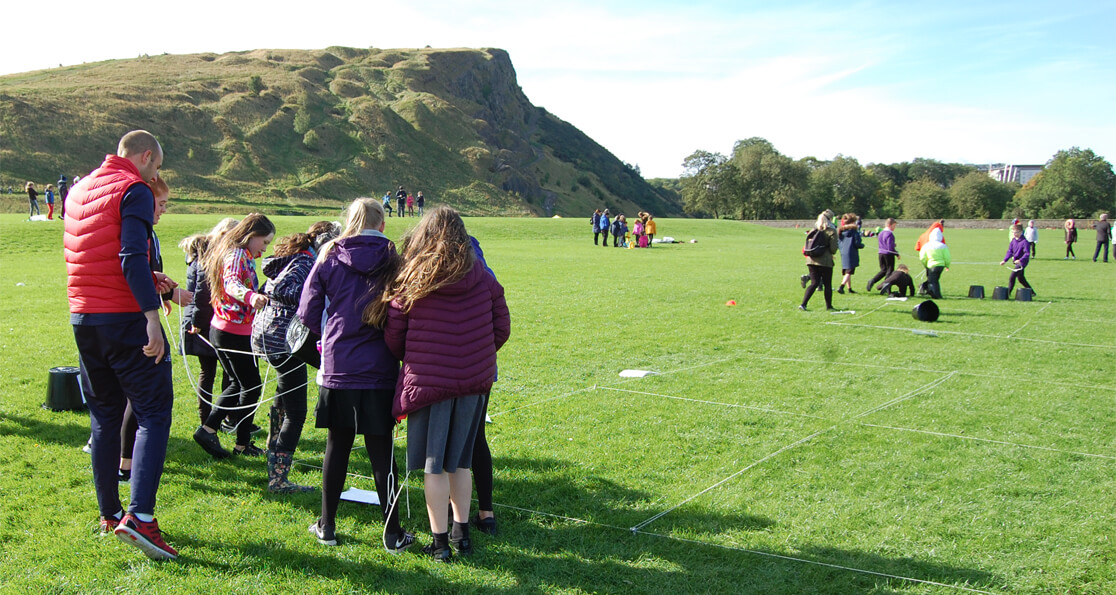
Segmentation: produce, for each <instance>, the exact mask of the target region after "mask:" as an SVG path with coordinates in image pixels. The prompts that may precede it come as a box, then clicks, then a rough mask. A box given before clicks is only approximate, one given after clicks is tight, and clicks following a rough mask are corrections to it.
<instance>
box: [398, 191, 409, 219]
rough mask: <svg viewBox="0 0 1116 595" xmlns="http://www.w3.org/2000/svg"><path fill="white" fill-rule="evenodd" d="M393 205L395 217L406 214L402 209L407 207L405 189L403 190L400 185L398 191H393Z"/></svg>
mask: <svg viewBox="0 0 1116 595" xmlns="http://www.w3.org/2000/svg"><path fill="white" fill-rule="evenodd" d="M395 206H396V209H395V216H396V217H405V216H406V215H407V212H406V211H405V210H404V209H406V208H407V191H406V190H404V189H403V187H402V186H400V187H399V191H398V192H396V193H395Z"/></svg>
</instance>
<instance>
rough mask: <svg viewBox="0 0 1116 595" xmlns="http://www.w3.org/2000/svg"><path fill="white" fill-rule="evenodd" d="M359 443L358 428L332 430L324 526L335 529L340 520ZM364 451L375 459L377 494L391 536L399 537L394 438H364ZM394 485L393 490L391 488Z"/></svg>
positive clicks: (324, 479)
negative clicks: (339, 508)
mask: <svg viewBox="0 0 1116 595" xmlns="http://www.w3.org/2000/svg"><path fill="white" fill-rule="evenodd" d="M355 440H356V430H355V429H354V428H331V429H330V430H329V435H328V436H327V437H326V450H325V460H324V461H323V462H322V525H329V526H332V525H334V524H335V519H336V518H337V504H338V503H339V502H340V500H341V492H342V491H344V489H345V474H346V473H348V471H349V453H350V452H351V451H352V449H353V442H354V441H355ZM364 447H365V448H366V449H367V450H368V458H369V459H372V478H373V479H375V480H376V494H377V495H378V496H379V497H380V510H381V511H383V513H384V524H385V525H386V526H387V532H388V534H389V535H399V534H400V533H402V529H401V528H400V527H399V507H398V506H392V500H393V499H394V498H395V496H396V494H398V493H399V491H400V487H399V482H398V479H397V477H396V475H395V470H396V469H397V468H398V466H397V465H396V464H395V452H394V449H393V444H392V440H391V435H390V434H387V435H384V436H376V435H371V434H365V435H364ZM389 484H390V488H389Z"/></svg>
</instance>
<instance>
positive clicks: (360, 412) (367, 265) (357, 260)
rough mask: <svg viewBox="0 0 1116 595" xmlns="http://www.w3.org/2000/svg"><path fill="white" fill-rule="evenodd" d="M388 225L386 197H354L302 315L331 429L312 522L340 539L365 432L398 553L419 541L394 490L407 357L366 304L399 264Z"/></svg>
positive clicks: (323, 416) (330, 538)
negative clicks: (353, 457) (313, 344)
mask: <svg viewBox="0 0 1116 595" xmlns="http://www.w3.org/2000/svg"><path fill="white" fill-rule="evenodd" d="M383 231H384V208H383V206H382V205H381V204H380V203H379V201H376V200H373V199H371V198H358V199H356V200H355V201H353V204H351V205H350V206H349V211H348V216H347V217H346V221H345V229H344V230H342V232H341V235H340V236H339V237H338V239H336V240H334V241H332V242H329V243H327V244H325V245H324V246H322V249H321V253H320V254H319V255H318V259H317V262H315V263H314V268H313V269H311V270H310V276H309V277H308V278H307V279H306V284H305V286H303V288H302V296H301V298H300V300H299V305H298V318H299V319H300V320H301V321H302V322H303V324H305V325H306V326H307V327H309V328H310V330H311V331H313V332H314V333H317V334H320V335H321V337H322V367H321V388H320V389H319V390H318V406H317V409H316V410H315V411H314V415H315V416H316V418H317V421H316V423H315V426H316V427H319V428H326V429H328V430H329V433H328V434H327V436H326V450H325V460H324V461H323V462H322V515H321V517H319V518H318V520H316V521H314V524H312V525H310V533H311V534H313V535H314V536H315V537H317V538H318V541H319V542H320V543H322V544H324V545H337V537H336V533H335V528H334V527H335V519H336V517H337V505H338V503H339V502H340V499H341V491H342V490H343V489H344V487H345V476H346V473H347V472H348V470H349V452H350V451H351V450H352V448H353V442H354V441H355V440H356V436H357V434H361V435H363V436H364V446H365V448H366V449H367V451H368V457H369V458H370V459H371V460H372V477H373V479H375V480H376V493H377V495H379V497H380V509H381V510H382V511H383V512H384V536H383V543H384V547H385V548H386V549H387V550H388V551H389V552H391V553H396V552H401V551H403V550H405V549H407V548H408V547H410V546H411V544H413V543H414V542H415V536H414V535H413V534H411V533H409V532H407V531H405V530H404V529H403V528H402V527H401V526H400V525H399V509H398V508H397V507H396V506H395V503H396V500H397V498H396V494H395V493H394V490H393V487H394V486H396V485H398V484H397V482H396V481H395V453H394V452H393V451H392V437H391V432H392V428H393V427H394V426H395V418H394V417H392V414H391V403H392V397H394V396H395V380H396V377H397V376H398V375H399V361H398V360H397V359H396V358H395V356H393V355H392V354H391V352H390V351H388V348H387V345H385V344H384V338H383V333H382V332H381V331H380V330H379V329H377V328H373V327H371V326H369V325H367V324H365V323H364V320H363V319H362V313H363V312H364V309H365V307H367V306H368V304H369V303H371V302H373V301H375V300H376V299H377V298H379V296H380V292H381V291H382V290H383V288H384V286H385V285H386V284H387V283H388V282H389V281H390V280H391V279H393V278H394V277H395V271H396V270H397V267H398V264H399V257H398V255H396V253H395V244H393V243H392V242H391V240H388V239H387V237H386V236H385V235H384V233H383ZM323 313H324V314H325V315H326V321H325V323H324V325H323V323H322V314H323Z"/></svg>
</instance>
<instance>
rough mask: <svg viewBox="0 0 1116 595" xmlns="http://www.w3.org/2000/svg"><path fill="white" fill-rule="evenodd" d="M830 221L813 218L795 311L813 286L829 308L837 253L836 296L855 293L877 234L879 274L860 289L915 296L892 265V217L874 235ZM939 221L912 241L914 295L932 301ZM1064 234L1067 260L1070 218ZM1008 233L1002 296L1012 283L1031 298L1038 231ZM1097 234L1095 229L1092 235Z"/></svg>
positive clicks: (939, 261)
mask: <svg viewBox="0 0 1116 595" xmlns="http://www.w3.org/2000/svg"><path fill="white" fill-rule="evenodd" d="M832 217H834V215H833V212H832V211H830V210H826V211H825V212H823V213H822V214H821V215H819V216H818V220H817V222H816V223H815V226H814V229H813V230H811V232H810V234H809V235H808V236H807V241H806V246H805V247H804V248H803V254H804V255H805V256H806V265H807V269H808V271H809V273H808V274H807V275H803V276H802V278H801V282H802V286H803V287H804V288H805V289H806V294H805V295H804V297H803V301H802V303H801V304H800V305H799V309H800V310H805V309H806V305H807V304H808V303H809V301H810V297H811V296H812V294H813V293H814V291H815V290H817V289H818V288H819V287H820V288H822V289H823V290H824V291H825V298H826V300H825V302H826V308H827V309H829V310H832V309H833V305H832V301H831V300H832V289H831V287H830V285H831V284H832V274H833V273H832V270H833V267H834V260H833V255H835V254H837V252H838V251H840V253H841V266H842V273H843V275H844V276H843V278H842V280H841V285H840V288H839V289H838V293H844V292H845V290H846V288H847V290H848V292H849V293H855V292H854V291H853V289H852V283H851V277H852V275H853V274H854V273H855V272H856V267H857V266H858V264H859V254H858V252H859V250H860V249H861V248H863V247H864V244H863V242H862V241H861V238H862V237H870V236H872V235H876V236H877V244H878V250H877V255H878V259H879V266H880V270H879V272H877V273H876V274H875V275H874V276H873V277H872V278H871V279H870V280H869V281H868V284H867V287H866V289H867V290H868V291H873V290H875V289H878V290H879V292H880V293H881V294H883V295H890V296H895V297H903V296H908V295H909V296H914V295H915V293H916V290H915V285H914V280H913V278H912V277H911V272H910V269H909V268H908V267H907V266H906V265H903V264H900V265H898V266H896V264H895V261H896V259H898V258H900V256H899V251H898V250H897V249H896V243H895V234H894V231H895V227H896V221H895V219H893V218H888V219H887V220H886V221H885V223H884V225H883V228H882V229H880V230H879V232H878V233H873V232H871V231H866V232H863V233H862V232H861V230H860V227H861V220H860V218H859V217H858V216H857V215H856V214H854V213H848V214H846V215H843V216H842V217H841V221H840V225H836V224H833V223H831V222H830V221H831V219H832ZM1101 221H1107V216H1104V217H1102V218H1101ZM944 223H945V222H944V220H938V221H935V222H934V223H932V224H931V225H930V227H929V228H927V230H926V231H924V232H923V233H922V234H921V235H920V236H919V238H918V241H917V242H916V243H915V250H916V251H917V252H918V254H919V260H920V261H921V262H922V264H923V266H924V267H925V271H926V282H925V283H923V284H922V286H921V287H920V288H919V290H918V292H919V293H922V294H924V295H927V296H929V297H931V298H934V299H941V297H942V292H941V284H940V280H941V276H942V273H943V272H944V271H946V270H948V267H949V266H950V264H951V263H952V256H951V254H950V251H949V246H948V245H946V243H945V235H944V234H945V227H944ZM1098 229H1099V228H1098ZM1065 232H1066V236H1065V237H1066V240H1065V241H1066V258H1071V257H1073V243H1074V242H1075V241H1076V240H1077V230H1076V227H1075V225H1074V221H1073V220H1072V219H1069V220H1067V221H1066V223H1065ZM1009 233H1010V235H1011V237H1010V241H1009V244H1008V249H1007V252H1006V254H1005V255H1004V258H1003V260H1002V261H1001V262H1000V265H1001V266H1002V265H1005V264H1009V263H1010V264H1011V272H1010V273H1009V276H1008V286H1007V290H1008V295H1011V292H1012V291H1013V290H1014V289H1015V284H1016V282H1018V283H1019V284H1020V285H1022V286H1023V287H1024V288H1026V289H1029V290H1030V291H1031V295H1035V291H1034V288H1032V287H1031V284H1030V283H1029V282H1028V281H1027V277H1026V275H1025V269H1026V268H1027V265H1028V264H1029V262H1030V259H1031V258H1032V257H1033V256H1034V254H1035V244H1036V243H1037V242H1038V230H1037V229H1036V228H1035V222H1034V221H1031V222H1030V224H1029V225H1028V227H1027V228H1026V229H1024V227H1023V226H1022V225H1021V224H1020V223H1019V222H1018V220H1016V222H1015V223H1013V225H1012V226H1011V228H1010V231H1009ZM1099 233H1100V232H1099V231H1098V237H1099ZM1106 237H1108V236H1106ZM1098 250H1099V245H1098ZM877 283H878V285H877Z"/></svg>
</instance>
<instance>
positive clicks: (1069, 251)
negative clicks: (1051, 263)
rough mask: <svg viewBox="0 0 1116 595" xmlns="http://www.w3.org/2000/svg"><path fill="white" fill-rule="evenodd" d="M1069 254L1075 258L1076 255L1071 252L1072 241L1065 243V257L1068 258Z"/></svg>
mask: <svg viewBox="0 0 1116 595" xmlns="http://www.w3.org/2000/svg"><path fill="white" fill-rule="evenodd" d="M1071 256H1072V257H1074V258H1077V255H1076V254H1074V253H1073V243H1072V242H1070V243H1067V244H1066V258H1069V257H1071Z"/></svg>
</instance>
